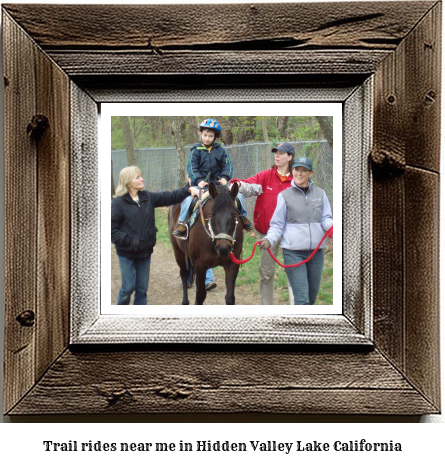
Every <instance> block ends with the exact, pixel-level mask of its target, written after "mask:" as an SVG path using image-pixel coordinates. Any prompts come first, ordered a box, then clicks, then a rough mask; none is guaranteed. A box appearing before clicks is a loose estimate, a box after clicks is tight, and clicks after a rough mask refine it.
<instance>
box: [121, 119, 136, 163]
mask: <svg viewBox="0 0 445 465" xmlns="http://www.w3.org/2000/svg"><path fill="white" fill-rule="evenodd" d="M120 120H121V125H122V130H123V131H124V139H125V148H126V150H127V160H128V165H136V158H135V156H134V143H133V134H132V133H131V129H130V122H129V120H128V116H121V117H120Z"/></svg>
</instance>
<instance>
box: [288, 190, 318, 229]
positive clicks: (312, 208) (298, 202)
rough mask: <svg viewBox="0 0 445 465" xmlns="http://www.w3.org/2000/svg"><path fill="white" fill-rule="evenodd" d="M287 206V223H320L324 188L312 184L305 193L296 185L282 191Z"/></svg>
mask: <svg viewBox="0 0 445 465" xmlns="http://www.w3.org/2000/svg"><path fill="white" fill-rule="evenodd" d="M282 195H283V197H284V200H285V202H286V206H287V217H286V222H287V223H288V224H290V223H292V224H303V223H304V224H308V223H320V222H321V218H322V211H323V196H324V190H323V189H321V188H320V187H317V186H314V185H313V184H312V185H311V186H310V187H309V189H308V191H307V193H306V195H304V192H303V191H302V190H300V189H298V188H296V187H290V188H289V189H286V190H284V191H283V192H282Z"/></svg>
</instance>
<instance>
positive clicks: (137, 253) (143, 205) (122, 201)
mask: <svg viewBox="0 0 445 465" xmlns="http://www.w3.org/2000/svg"><path fill="white" fill-rule="evenodd" d="M188 195H190V194H189V192H188V187H183V188H182V189H178V190H175V191H172V192H148V191H139V205H138V204H137V203H136V202H134V201H133V199H132V198H131V196H130V194H128V193H127V194H125V195H123V196H122V197H116V198H114V199H113V201H112V202H111V242H113V244H114V245H115V247H116V252H117V254H118V255H121V256H124V257H128V258H147V257H149V256H150V255H151V254H152V253H153V247H154V245H155V244H156V233H157V231H158V230H157V229H156V226H155V208H156V207H167V206H169V205H174V204H175V203H179V202H182V201H183V200H184V199H185V198H186V197H187V196H188Z"/></svg>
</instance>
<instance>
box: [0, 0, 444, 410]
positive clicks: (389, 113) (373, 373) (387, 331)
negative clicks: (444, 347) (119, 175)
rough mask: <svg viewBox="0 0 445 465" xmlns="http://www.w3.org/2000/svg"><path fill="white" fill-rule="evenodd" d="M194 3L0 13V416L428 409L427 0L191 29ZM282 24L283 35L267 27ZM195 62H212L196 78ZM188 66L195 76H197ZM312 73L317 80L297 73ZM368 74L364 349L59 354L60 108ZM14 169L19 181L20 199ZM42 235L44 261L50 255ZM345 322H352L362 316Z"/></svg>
mask: <svg viewBox="0 0 445 465" xmlns="http://www.w3.org/2000/svg"><path fill="white" fill-rule="evenodd" d="M200 8H201V7H200V6H197V5H182V6H177V5H176V6H174V5H163V6H148V5H144V6H134V5H118V6H113V5H82V6H80V5H63V6H62V5H26V4H21V5H19V4H14V5H6V6H4V7H3V12H4V20H3V23H4V26H3V27H4V36H3V39H4V50H5V54H4V63H5V66H4V69H5V80H4V82H5V109H6V116H5V154H6V155H5V173H6V180H5V189H6V208H5V215H6V227H5V233H6V272H5V274H6V276H5V293H6V302H5V303H6V305H5V307H6V347H5V403H4V409H5V411H6V412H8V413H9V414H12V415H14V414H15V415H25V414H31V413H32V414H41V413H45V414H50V413H55V414H62V413H153V412H162V413H165V412H171V413H198V412H200V413H202V412H207V413H210V412H218V413H234V412H244V413H246V412H247V413H257V412H260V413H281V412H283V413H311V414H312V413H318V414H320V413H336V414H339V413H356V414H357V413H363V414H367V413H372V414H378V413H382V414H398V415H400V414H421V413H433V412H435V413H437V412H438V411H439V410H440V397H439V391H440V386H439V370H438V347H439V345H438V344H439V335H438V195H439V194H438V174H437V173H438V172H439V168H440V167H439V158H438V156H439V115H440V105H439V102H440V98H439V89H440V40H441V37H440V32H439V31H440V16H441V5H440V3H439V2H374V3H363V2H360V3H357V4H354V3H351V2H348V3H346V4H342V3H336V2H332V3H325V4H323V8H320V4H306V3H298V4H257V5H254V6H251V5H235V4H233V5H212V9H213V14H212V16H211V17H210V19H209V21H208V22H206V23H204V24H202V27H199V28H196V27H195V19H196V17H198V13H199V12H200ZM36 18H38V21H36ZM289 18H291V19H292V21H291V24H292V26H291V29H290V30H289V28H287V29H285V28H281V27H278V26H281V25H282V24H288V23H289ZM282 31H285V32H282ZM47 54H49V55H48V56H47ZM255 54H257V56H258V57H259V59H258V60H257V61H255V59H254V55H255ZM273 55H275V56H280V57H281V58H282V59H283V60H282V62H283V64H278V63H277V62H274V61H273V57H272V56H273ZM118 57H119V59H120V61H121V63H117V61H119V60H118ZM236 57H239V60H240V63H239V64H238V67H236ZM94 59H97V61H98V63H97V64H96V65H95V64H94ZM206 59H208V60H209V61H208V63H210V65H211V66H210V67H209V68H208V69H207V70H206V71H204V69H203V64H204V63H205V61H206ZM51 60H52V62H51V63H50V61H51ZM320 60H322V61H323V60H324V62H323V63H321V62H320ZM348 60H349V61H348ZM58 61H60V63H61V64H60V65H59V64H58V63H57V62H58ZM138 66H139V68H140V69H138ZM181 66H182V68H181ZM58 68H60V69H58ZM284 68H286V69H284ZM63 70H65V71H63ZM178 70H179V72H178ZM196 71H197V72H198V74H199V73H201V72H202V73H203V74H199V80H200V81H199V85H197V78H196V76H193V75H192V73H193V74H195V72H196ZM64 72H67V74H68V76H69V79H72V80H73V81H74V82H75V83H76V84H77V85H78V86H79V87H78V89H77V90H76V92H73V91H72V93H71V97H72V98H73V99H77V100H76V103H75V104H73V102H72V101H70V100H69V99H68V103H67V95H68V90H67V82H68V81H69V79H68V78H67V77H66V76H64ZM181 72H182V73H183V74H181ZM226 72H227V74H223V73H226ZM273 72H275V74H276V75H277V76H276V78H275V80H273V79H271V78H270V75H271V74H273ZM313 72H315V73H317V74H318V75H314V74H305V73H313ZM112 73H115V74H112ZM161 73H164V74H161ZM167 73H171V74H174V75H172V76H168V75H167ZM212 73H213V74H212ZM290 73H292V74H290ZM339 73H346V79H345V74H339ZM367 73H372V74H373V82H374V86H375V87H374V89H375V90H374V95H373V101H374V105H373V111H374V115H373V125H372V126H373V141H372V142H373V148H372V159H373V160H374V162H377V165H375V166H376V167H377V169H375V170H374V175H375V177H374V179H373V249H374V253H373V276H374V279H373V283H372V284H373V306H374V319H373V322H372V323H373V328H372V329H373V337H374V343H375V350H373V351H364V350H363V349H359V348H358V347H353V348H352V349H351V348H349V349H348V350H345V349H343V350H342V349H341V348H339V347H335V348H334V347H331V346H326V347H323V349H322V350H320V349H319V348H318V349H314V348H313V347H308V348H307V349H306V350H302V349H301V348H300V350H298V351H297V350H295V351H293V350H289V349H286V350H283V351H278V350H277V351H272V350H271V349H270V348H267V350H264V347H262V346H258V347H256V348H255V350H251V351H246V350H243V349H242V348H240V347H237V348H234V347H231V348H230V350H225V348H221V347H217V348H216V350H215V348H212V349H210V348H209V347H205V346H199V347H197V348H194V347H193V346H186V347H184V346H180V347H179V348H178V347H175V348H174V350H173V349H172V347H164V346H158V347H153V346H149V347H145V348H144V350H143V351H127V350H123V349H122V348H121V347H120V346H116V348H115V351H110V349H109V348H108V349H107V351H106V352H105V351H104V349H103V348H100V347H91V346H90V347H89V348H87V349H86V350H85V349H84V351H80V350H79V349H78V348H77V347H74V348H71V349H72V350H70V349H69V348H66V347H65V346H66V344H67V332H66V329H67V319H66V315H67V313H66V299H65V295H66V294H65V292H66V289H67V288H66V285H67V283H68V281H67V279H68V278H67V272H66V270H67V268H66V264H67V258H66V256H64V251H65V250H66V244H67V242H66V240H67V223H66V222H67V221H68V213H67V208H66V206H67V204H66V198H67V197H66V188H67V182H66V178H65V174H66V170H67V165H66V164H65V163H66V157H65V155H66V150H67V149H66V148H67V146H69V144H67V137H68V136H67V131H68V128H69V126H70V124H71V123H68V126H67V123H66V121H67V120H69V118H68V116H67V115H69V111H73V108H76V105H77V108H80V107H82V105H83V104H85V105H84V107H83V108H87V107H88V108H91V106H92V105H93V103H92V101H91V100H90V99H89V97H87V96H86V95H85V94H84V93H83V92H88V93H89V94H90V95H91V96H93V98H94V99H97V101H98V102H101V101H113V99H114V98H115V96H116V95H118V96H119V98H122V96H128V98H129V99H130V100H131V101H141V100H142V101H145V100H146V99H148V100H150V101H153V99H154V100H156V98H158V99H159V100H160V101H190V100H194V99H195V98H196V94H197V93H200V92H202V89H207V91H206V92H207V93H202V95H203V96H204V97H202V98H203V99H205V98H208V96H209V95H211V96H216V100H218V98H222V97H221V96H219V97H218V95H219V94H218V86H221V85H223V86H226V87H230V88H233V89H235V91H234V94H233V99H234V100H237V101H245V100H255V101H261V97H258V94H255V92H256V91H257V90H258V89H260V88H263V89H264V88H266V89H267V88H271V86H272V87H273V86H276V87H277V88H279V89H281V91H282V95H283V100H284V101H286V98H287V96H288V95H289V92H292V87H298V84H297V83H298V82H299V83H300V84H301V85H302V86H306V88H310V86H311V85H312V87H314V86H316V84H317V83H318V84H319V83H320V82H321V81H323V80H324V81H326V82H327V86H328V87H332V84H333V83H334V84H335V85H336V86H337V87H338V88H339V95H340V94H342V92H343V93H344V88H345V87H346V86H350V85H351V82H354V85H356V84H357V79H358V81H359V82H363V81H364V79H365V78H366V75H367ZM179 75H180V76H181V78H180V80H179V79H178V76H179ZM147 76H149V79H147ZM302 76H303V77H304V79H303V78H302ZM320 76H322V79H320ZM305 80H306V81H305ZM179 81H180V82H179ZM307 81H312V84H310V83H309V87H308V82H307ZM303 82H304V84H303ZM326 82H325V84H326ZM265 83H266V85H265ZM52 86H54V88H52ZM268 86H269V87H268ZM325 87H326V86H325ZM72 89H73V87H72ZM252 89H253V90H252ZM252 95H256V97H252ZM198 99H199V97H198ZM87 101H88V103H86V102H87ZM199 101H206V100H199ZM207 101H208V100H207ZM64 105H67V106H68V108H69V110H68V109H67V110H66V112H65V111H64V109H63V108H62V107H63V106H64ZM38 109H39V111H42V113H47V114H46V115H45V116H46V117H47V119H48V122H49V130H48V129H47V130H46V132H43V136H42V137H39V138H36V139H30V138H29V136H28V135H26V128H27V125H28V123H29V122H30V120H31V118H32V117H33V116H35V115H36V114H37V110H38ZM55 119H56V120H55ZM71 120H72V118H71ZM48 131H49V132H48ZM52 131H56V133H57V134H56V133H53V132H52ZM86 131H87V129H86ZM32 134H33V133H32ZM71 148H72V150H74V151H76V150H77V152H76V153H77V155H78V156H80V157H85V160H86V157H88V154H87V153H86V152H84V150H85V146H84V147H83V148H82V144H80V150H79V147H77V148H76V147H75V145H72V146H71ZM54 149H57V151H58V153H55V152H53V150H54ZM59 152H60V153H59ZM42 155H43V158H41V157H42ZM379 161H380V162H381V164H380V166H379V165H378V162H379ZM379 167H380V171H379V169H378V168H379ZM40 170H42V171H40ZM53 171H55V172H56V173H58V175H59V176H61V181H60V182H61V185H62V186H64V187H65V190H62V197H61V198H59V197H57V199H55V198H53V197H52V196H51V193H48V195H46V192H48V191H50V190H51V189H50V188H48V186H46V185H44V184H45V183H48V182H49V180H50V179H51V178H50V173H51V172H53ZM17 173H19V174H20V175H21V180H22V184H23V183H24V188H22V189H21V192H20V205H19V203H18V202H17V201H16V195H17V182H16V179H15V176H17ZM413 183H417V185H418V188H419V189H420V190H421V192H420V194H419V192H417V191H416V189H412V184H413ZM53 192H54V191H53ZM37 199H39V201H38V200H37ZM19 206H20V208H18V207H19ZM72 211H73V213H78V211H76V210H75V209H74V210H72ZM51 215H54V218H51V217H49V216H51ZM58 219H59V220H60V221H61V222H62V223H64V224H62V225H59V224H58V221H57V220H58ZM419 238H421V240H419ZM52 239H53V240H54V245H55V246H57V247H59V248H60V251H61V256H60V257H59V256H55V255H53V254H52V251H51V247H50V245H51V240H52ZM59 272H60V273H61V274H60V276H57V275H58V273H59ZM419 276H422V279H419ZM59 284H60V285H61V289H57V292H56V293H55V294H54V295H53V294H52V290H55V287H56V286H58V285H59ZM86 285H88V283H86ZM71 290H72V289H71ZM46 304H48V308H46V307H45V305H46ZM30 305H31V306H30ZM27 310H28V312H26V311H27ZM17 316H19V319H18V320H19V321H17ZM34 317H35V318H37V322H38V330H36V325H34V326H33V323H34V321H35V320H34ZM354 321H355V322H356V324H357V325H358V326H360V327H361V328H362V329H363V328H365V327H366V325H368V324H369V323H370V322H364V321H362V320H360V318H356V319H355V320H354ZM27 325H29V326H27ZM120 349H122V350H120ZM294 349H295V348H294ZM324 349H326V350H324ZM62 350H63V352H62V355H59V354H60V353H61V351H62Z"/></svg>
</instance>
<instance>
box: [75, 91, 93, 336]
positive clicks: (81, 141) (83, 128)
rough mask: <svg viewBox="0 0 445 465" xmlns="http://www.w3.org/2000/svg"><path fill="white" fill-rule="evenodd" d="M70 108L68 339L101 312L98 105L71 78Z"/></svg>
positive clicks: (83, 329) (79, 331) (83, 328)
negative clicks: (70, 255) (69, 310)
mask: <svg viewBox="0 0 445 465" xmlns="http://www.w3.org/2000/svg"><path fill="white" fill-rule="evenodd" d="M70 93H71V108H70V126H71V160H70V161H71V170H70V174H71V178H70V179H71V194H72V195H71V202H70V207H71V218H72V221H71V231H70V232H71V244H70V246H71V254H72V256H73V257H74V259H73V260H72V261H71V276H70V292H71V295H70V303H71V314H70V342H72V340H73V337H74V334H78V333H82V332H84V331H85V328H88V327H89V326H91V324H92V323H93V322H94V320H95V319H96V318H97V315H98V314H99V313H100V308H99V306H100V302H99V295H100V251H99V243H100V237H99V222H98V218H99V216H100V189H99V178H98V177H97V175H96V173H99V156H98V143H99V141H98V124H97V122H98V105H97V104H96V102H94V100H92V98H91V97H90V96H89V95H88V94H86V93H85V92H84V91H83V90H82V89H80V88H79V87H78V86H76V85H75V84H74V83H73V82H71V84H70Z"/></svg>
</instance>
